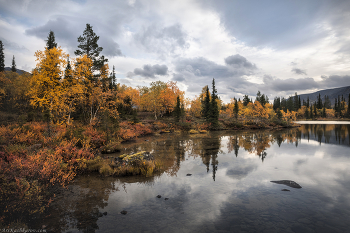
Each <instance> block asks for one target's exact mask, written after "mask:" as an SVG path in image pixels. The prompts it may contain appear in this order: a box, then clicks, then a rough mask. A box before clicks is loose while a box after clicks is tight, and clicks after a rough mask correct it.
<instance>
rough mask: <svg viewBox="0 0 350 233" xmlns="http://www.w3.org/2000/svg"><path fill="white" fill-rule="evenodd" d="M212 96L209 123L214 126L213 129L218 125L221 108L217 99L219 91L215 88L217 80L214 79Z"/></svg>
mask: <svg viewBox="0 0 350 233" xmlns="http://www.w3.org/2000/svg"><path fill="white" fill-rule="evenodd" d="M212 88H213V90H212V94H211V102H210V110H209V123H211V124H212V126H213V127H216V126H217V125H218V120H219V107H218V103H217V101H216V99H217V98H218V97H217V94H216V93H217V90H216V88H215V79H213V82H212Z"/></svg>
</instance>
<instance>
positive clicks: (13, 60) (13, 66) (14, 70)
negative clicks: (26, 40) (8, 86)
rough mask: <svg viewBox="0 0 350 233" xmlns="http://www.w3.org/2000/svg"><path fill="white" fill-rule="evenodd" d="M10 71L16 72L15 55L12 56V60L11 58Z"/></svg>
mask: <svg viewBox="0 0 350 233" xmlns="http://www.w3.org/2000/svg"><path fill="white" fill-rule="evenodd" d="M11 71H12V72H16V71H17V69H16V61H15V55H13V58H12V65H11Z"/></svg>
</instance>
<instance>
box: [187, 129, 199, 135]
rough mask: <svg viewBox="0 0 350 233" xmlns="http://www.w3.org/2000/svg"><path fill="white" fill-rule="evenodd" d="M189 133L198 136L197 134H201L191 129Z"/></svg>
mask: <svg viewBox="0 0 350 233" xmlns="http://www.w3.org/2000/svg"><path fill="white" fill-rule="evenodd" d="M189 133H190V134H197V133H199V131H198V130H195V129H191V130H190V132H189Z"/></svg>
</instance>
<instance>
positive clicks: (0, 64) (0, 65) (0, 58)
mask: <svg viewBox="0 0 350 233" xmlns="http://www.w3.org/2000/svg"><path fill="white" fill-rule="evenodd" d="M4 70H5V54H4V45H3V44H2V41H1V40H0V72H2V71H4Z"/></svg>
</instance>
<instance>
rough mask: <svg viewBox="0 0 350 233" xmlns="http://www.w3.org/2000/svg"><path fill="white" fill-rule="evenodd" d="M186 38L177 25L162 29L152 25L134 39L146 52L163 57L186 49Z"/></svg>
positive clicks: (187, 45)
mask: <svg viewBox="0 0 350 233" xmlns="http://www.w3.org/2000/svg"><path fill="white" fill-rule="evenodd" d="M187 37H188V36H187V34H186V33H185V32H184V31H183V29H182V27H181V25H179V24H175V25H172V26H169V27H164V28H159V27H158V26H157V25H155V24H152V25H151V26H148V27H146V28H143V30H142V31H141V32H139V33H137V34H135V36H134V39H135V41H136V42H137V43H138V44H140V45H141V46H142V47H143V48H144V49H145V50H146V51H148V52H153V53H157V54H159V55H160V56H165V55H174V54H177V53H178V52H179V51H181V50H182V49H186V48H188V47H189V44H188V43H187V42H186V40H187Z"/></svg>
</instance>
